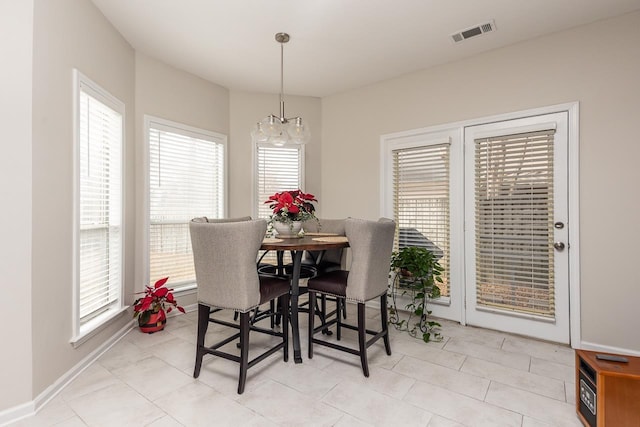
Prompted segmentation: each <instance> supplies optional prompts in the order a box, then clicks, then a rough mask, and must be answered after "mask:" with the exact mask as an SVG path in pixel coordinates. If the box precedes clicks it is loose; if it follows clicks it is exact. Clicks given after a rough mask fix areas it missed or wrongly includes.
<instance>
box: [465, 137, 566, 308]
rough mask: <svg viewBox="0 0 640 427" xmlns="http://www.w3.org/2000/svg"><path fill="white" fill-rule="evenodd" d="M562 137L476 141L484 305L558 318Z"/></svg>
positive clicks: (478, 236) (479, 279) (480, 301)
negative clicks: (556, 198)
mask: <svg viewBox="0 0 640 427" xmlns="http://www.w3.org/2000/svg"><path fill="white" fill-rule="evenodd" d="M554 133H555V130H544V131H537V132H529V133H521V134H516V135H507V136H499V137H491V138H480V139H476V140H475V194H476V195H475V205H476V206H475V226H476V276H477V279H476V291H477V293H476V296H477V304H478V306H485V307H494V308H500V309H506V310H511V311H520V312H526V313H531V314H536V315H542V316H548V317H553V316H554V276H553V274H554V270H553V268H554V266H553V246H552V244H553V136H554Z"/></svg>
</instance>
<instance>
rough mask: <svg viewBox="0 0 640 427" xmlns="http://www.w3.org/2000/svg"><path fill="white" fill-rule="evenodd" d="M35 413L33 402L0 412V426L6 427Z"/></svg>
mask: <svg viewBox="0 0 640 427" xmlns="http://www.w3.org/2000/svg"><path fill="white" fill-rule="evenodd" d="M34 413H35V405H34V403H33V400H32V401H30V402H27V403H23V404H21V405H18V406H13V407H11V408H9V409H5V410H4V411H1V412H0V426H5V425H7V424H9V423H12V422H14V421H18V420H20V419H22V418H25V417H28V416H30V415H33V414H34Z"/></svg>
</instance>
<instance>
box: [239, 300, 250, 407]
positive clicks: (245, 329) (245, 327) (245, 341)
mask: <svg viewBox="0 0 640 427" xmlns="http://www.w3.org/2000/svg"><path fill="white" fill-rule="evenodd" d="M249 316H250V312H246V313H240V378H239V380H238V394H242V393H243V392H244V384H245V383H246V381H247V370H248V369H249V327H250V319H249Z"/></svg>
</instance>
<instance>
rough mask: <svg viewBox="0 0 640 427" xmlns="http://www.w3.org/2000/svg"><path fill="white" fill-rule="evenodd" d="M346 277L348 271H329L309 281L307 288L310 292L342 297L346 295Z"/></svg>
mask: <svg viewBox="0 0 640 427" xmlns="http://www.w3.org/2000/svg"><path fill="white" fill-rule="evenodd" d="M348 277H349V272H348V271H345V270H336V271H330V272H328V273H325V274H323V275H321V276H318V277H316V278H314V279H310V280H309V282H308V283H307V287H308V288H309V290H311V291H316V292H321V293H326V294H330V295H336V296H339V297H344V296H346V295H347V278H348Z"/></svg>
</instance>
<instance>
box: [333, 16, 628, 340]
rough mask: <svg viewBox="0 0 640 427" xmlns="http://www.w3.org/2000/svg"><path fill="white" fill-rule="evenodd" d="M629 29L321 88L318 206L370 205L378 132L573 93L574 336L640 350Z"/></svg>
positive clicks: (363, 211)
mask: <svg viewBox="0 0 640 427" xmlns="http://www.w3.org/2000/svg"><path fill="white" fill-rule="evenodd" d="M638 40H640V13H633V14H629V15H625V16H622V17H618V18H616V19H611V20H607V21H601V22H597V23H594V24H591V25H587V26H582V27H578V28H576V29H573V30H570V31H565V32H561V33H557V34H555V35H551V36H548V37H543V38H539V39H536V40H533V41H529V42H525V43H521V44H518V45H514V46H510V47H506V48H503V49H498V50H495V51H491V52H488V53H485V54H482V55H478V56H475V57H473V58H470V59H467V60H464V61H459V62H456V63H451V64H447V65H444V66H440V67H436V68H432V69H429V70H424V71H421V72H417V73H413V74H409V75H406V76H403V77H400V78H397V79H393V80H388V81H385V82H382V83H379V84H375V85H371V86H368V87H364V88H361V89H358V90H354V91H350V92H346V93H343V94H338V95H335V96H330V97H327V98H324V99H323V100H322V119H323V122H322V136H323V142H322V164H321V172H322V174H321V176H322V185H321V189H322V194H323V200H322V203H323V209H324V210H325V212H326V214H327V215H330V216H336V217H337V216H345V215H352V216H360V217H368V218H375V217H377V216H378V213H379V200H380V191H379V180H378V177H379V173H380V171H379V151H380V135H382V134H386V133H391V132H397V131H403V130H409V129H415V128H420V127H426V126H430V125H436V124H441V123H448V122H454V121H460V120H464V119H471V118H479V117H483V116H488V115H492V114H499V113H506V112H512V111H518V110H524V109H530V108H535V107H542V106H547V105H553V104H558V103H564V102H572V101H579V102H580V243H581V246H580V251H581V252H580V253H581V260H580V263H581V267H580V275H581V283H580V287H581V304H582V311H581V316H582V339H583V341H586V342H590V343H595V344H598V345H605V346H613V347H620V348H625V349H630V350H634V351H640V335H639V334H638V331H637V324H638V321H637V315H636V313H637V310H638V309H637V304H638V301H640V278H639V275H638V271H637V267H636V264H637V260H636V258H637V257H636V254H637V252H638V250H637V244H638V242H639V241H640V225H638V221H637V217H638V211H640V198H639V196H638V195H639V194H640V192H639V191H638V188H637V184H638V183H639V182H640V168H639V167H638V165H637V163H638V159H639V158H640V143H638V139H639V138H638V127H637V123H638V117H640V102H638V100H639V99H640V80H639V77H638V76H640V44H639V43H638ZM452 48H455V47H454V46H452ZM345 183H347V185H345Z"/></svg>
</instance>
